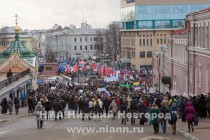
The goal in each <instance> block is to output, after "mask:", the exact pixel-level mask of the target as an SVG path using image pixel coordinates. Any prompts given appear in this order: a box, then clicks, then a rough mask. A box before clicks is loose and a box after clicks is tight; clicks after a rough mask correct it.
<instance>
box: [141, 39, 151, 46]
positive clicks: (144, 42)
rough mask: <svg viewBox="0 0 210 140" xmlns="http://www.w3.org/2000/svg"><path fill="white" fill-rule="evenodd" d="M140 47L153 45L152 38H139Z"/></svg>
mask: <svg viewBox="0 0 210 140" xmlns="http://www.w3.org/2000/svg"><path fill="white" fill-rule="evenodd" d="M139 45H140V47H142V46H143V47H145V46H151V47H152V39H139Z"/></svg>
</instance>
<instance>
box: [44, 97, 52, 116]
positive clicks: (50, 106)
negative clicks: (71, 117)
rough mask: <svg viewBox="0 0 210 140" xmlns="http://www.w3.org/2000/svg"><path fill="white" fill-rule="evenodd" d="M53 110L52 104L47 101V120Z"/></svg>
mask: <svg viewBox="0 0 210 140" xmlns="http://www.w3.org/2000/svg"><path fill="white" fill-rule="evenodd" d="M51 110H52V103H51V102H50V101H49V100H48V99H47V100H46V102H45V111H46V113H47V120H48V119H49V111H51Z"/></svg>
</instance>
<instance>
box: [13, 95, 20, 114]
mask: <svg viewBox="0 0 210 140" xmlns="http://www.w3.org/2000/svg"><path fill="white" fill-rule="evenodd" d="M14 104H15V113H16V115H18V114H19V108H20V101H19V100H18V98H17V97H15V99H14Z"/></svg>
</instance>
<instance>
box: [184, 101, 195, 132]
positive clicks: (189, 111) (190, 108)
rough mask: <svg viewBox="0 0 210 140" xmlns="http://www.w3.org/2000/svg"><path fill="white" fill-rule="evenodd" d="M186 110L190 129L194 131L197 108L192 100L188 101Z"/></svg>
mask: <svg viewBox="0 0 210 140" xmlns="http://www.w3.org/2000/svg"><path fill="white" fill-rule="evenodd" d="M185 112H186V120H187V122H188V130H189V132H190V130H191V129H192V132H194V128H193V122H194V119H195V109H194V107H193V106H192V103H191V102H190V101H187V103H186V108H185Z"/></svg>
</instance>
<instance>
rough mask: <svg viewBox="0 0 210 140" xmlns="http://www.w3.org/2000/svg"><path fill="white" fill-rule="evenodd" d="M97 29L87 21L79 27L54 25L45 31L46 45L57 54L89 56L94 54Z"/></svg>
mask: <svg viewBox="0 0 210 140" xmlns="http://www.w3.org/2000/svg"><path fill="white" fill-rule="evenodd" d="M99 30H101V29H92V28H91V26H90V25H88V24H87V23H85V24H84V23H82V24H81V28H75V27H74V26H72V27H71V28H62V27H57V28H55V27H54V29H53V30H49V31H47V32H46V38H45V40H46V46H47V47H49V48H50V49H52V51H53V52H55V53H56V55H57V56H64V57H66V58H69V57H77V56H81V57H82V58H89V57H90V56H91V57H92V56H94V55H96V52H97V45H96V44H97V42H98V38H97V37H98V31H99ZM102 39H103V38H102ZM102 41H103V40H102Z"/></svg>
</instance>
